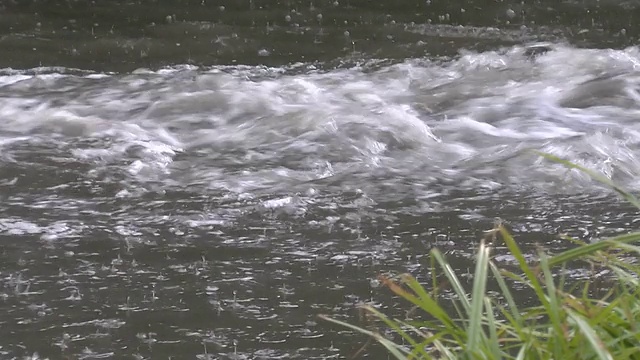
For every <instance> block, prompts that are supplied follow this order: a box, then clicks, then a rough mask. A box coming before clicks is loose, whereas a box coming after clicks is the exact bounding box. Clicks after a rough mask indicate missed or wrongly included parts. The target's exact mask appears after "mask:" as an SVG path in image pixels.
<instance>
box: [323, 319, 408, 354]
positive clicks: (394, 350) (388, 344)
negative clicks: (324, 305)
mask: <svg viewBox="0 0 640 360" xmlns="http://www.w3.org/2000/svg"><path fill="white" fill-rule="evenodd" d="M318 317H319V318H320V319H322V320H325V321H328V322H332V323H334V324H337V325H340V326H344V327H346V328H349V329H351V330H354V331H357V332H359V333H361V334H364V335H367V336H370V337H372V338H373V339H375V340H376V341H377V342H379V343H380V344H382V346H384V347H385V348H386V349H387V350H388V351H389V352H390V353H391V354H392V355H393V356H394V357H395V358H396V359H398V360H406V359H407V357H406V356H405V354H403V353H402V350H401V348H400V345H398V344H396V343H394V342H392V341H391V340H389V339H386V338H385V337H383V336H382V335H380V334H378V333H375V332H373V331H370V330H367V329H363V328H361V327H359V326H355V325H352V324H349V323H347V322H344V321H340V320H336V319H332V318H330V317H328V316H325V315H318Z"/></svg>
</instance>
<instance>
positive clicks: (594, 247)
mask: <svg viewBox="0 0 640 360" xmlns="http://www.w3.org/2000/svg"><path fill="white" fill-rule="evenodd" d="M636 241H640V232H634V233H630V234H624V235H619V236H616V237H613V238H610V239H607V240H601V241H598V242H594V243H591V244H588V245H584V246H579V247H576V248H573V249H570V250H567V251H564V252H561V253H560V254H556V255H554V256H553V257H551V258H550V259H549V266H550V267H554V266H557V265H560V264H564V263H567V262H569V261H572V260H580V259H582V258H584V257H585V256H587V255H592V254H594V253H595V252H597V251H603V250H606V249H609V248H615V247H616V246H618V245H619V243H623V244H627V243H632V242H636Z"/></svg>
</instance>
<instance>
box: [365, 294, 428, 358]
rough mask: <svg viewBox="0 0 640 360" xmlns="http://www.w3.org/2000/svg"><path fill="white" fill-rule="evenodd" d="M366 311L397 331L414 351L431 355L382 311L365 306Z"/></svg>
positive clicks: (399, 324)
mask: <svg viewBox="0 0 640 360" xmlns="http://www.w3.org/2000/svg"><path fill="white" fill-rule="evenodd" d="M363 308H364V309H365V310H366V311H369V312H370V313H372V314H374V315H375V316H377V317H378V319H380V320H382V321H383V322H384V323H385V324H386V325H387V326H388V327H389V328H391V329H393V331H395V332H396V333H397V334H398V335H400V336H402V338H403V339H404V340H405V341H406V342H408V343H409V344H411V348H412V349H414V350H418V352H419V353H420V354H422V355H423V356H426V357H428V356H429V355H428V354H427V353H426V352H425V351H424V347H419V346H418V343H417V342H416V341H415V340H414V339H413V337H411V335H409V334H407V332H406V331H404V330H403V329H402V326H401V325H402V324H401V323H400V322H398V321H394V320H392V319H390V318H388V317H387V316H386V315H385V314H383V313H381V312H380V311H378V310H377V309H376V308H374V307H372V306H368V305H366V306H364V307H363Z"/></svg>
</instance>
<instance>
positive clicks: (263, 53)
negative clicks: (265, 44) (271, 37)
mask: <svg viewBox="0 0 640 360" xmlns="http://www.w3.org/2000/svg"><path fill="white" fill-rule="evenodd" d="M269 55H271V52H270V51H269V50H267V49H260V50H258V56H269Z"/></svg>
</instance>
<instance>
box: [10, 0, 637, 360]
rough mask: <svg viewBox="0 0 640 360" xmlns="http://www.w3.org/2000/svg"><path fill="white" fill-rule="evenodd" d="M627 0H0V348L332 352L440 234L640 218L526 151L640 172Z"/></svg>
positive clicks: (633, 179)
mask: <svg viewBox="0 0 640 360" xmlns="http://www.w3.org/2000/svg"><path fill="white" fill-rule="evenodd" d="M639 9H640V2H638V1H626V2H620V1H612V0H608V1H605V0H601V1H595V0H594V1H565V2H562V3H558V2H556V1H536V2H529V1H527V2H520V1H517V2H516V1H502V2H495V1H451V0H448V1H443V0H442V1H441V0H422V1H409V0H407V1H402V2H400V1H380V2H375V1H364V0H336V1H298V0H288V1H278V2H274V1H259V0H242V1H238V0H234V1H212V0H198V1H177V0H176V1H137V2H134V1H110V2H98V1H96V2H90V1H80V0H79V1H47V2H43V1H2V2H0V54H1V55H0V120H1V121H0V199H1V200H2V201H1V202H0V358H2V359H23V358H29V359H35V358H50V359H125V358H135V359H194V358H198V359H327V358H348V357H349V356H350V355H352V354H354V353H355V352H356V350H357V349H358V348H359V347H360V346H362V344H364V342H365V341H366V339H364V338H362V337H361V336H359V335H356V334H353V333H351V332H349V331H345V329H340V328H337V327H335V326H333V325H331V324H327V323H324V322H322V321H320V320H318V319H317V317H316V315H317V314H329V315H331V316H334V317H336V318H339V319H345V320H348V321H350V322H354V323H359V321H360V320H359V319H358V315H357V310H356V306H357V305H358V304H360V303H363V302H370V303H372V304H375V305H376V306H378V307H379V308H380V309H382V310H383V311H385V312H390V313H394V312H395V313H399V314H401V311H402V307H401V306H400V304H398V303H397V302H394V301H392V299H391V296H390V294H389V292H388V291H386V290H385V289H382V288H380V287H379V286H378V284H377V283H376V281H375V279H376V276H377V275H378V274H381V273H400V272H409V273H411V274H413V275H414V276H416V277H418V279H420V280H423V281H426V280H428V279H429V267H428V265H429V264H428V261H427V258H426V254H427V253H428V251H429V249H430V248H431V247H433V246H437V247H438V248H440V249H441V250H442V251H443V252H445V253H446V254H447V257H448V258H449V259H450V260H451V262H452V264H453V266H454V267H455V268H456V270H458V271H460V272H461V273H462V274H464V273H466V272H467V271H468V270H469V269H472V268H473V259H472V256H473V252H474V248H475V246H476V244H477V243H478V240H479V239H480V237H481V236H482V234H483V232H484V231H485V230H488V229H490V228H491V227H492V226H493V224H494V222H495V221H496V219H498V218H499V219H501V220H502V221H504V222H505V223H506V224H507V226H508V227H509V228H510V229H511V230H512V231H513V232H514V234H515V236H516V238H517V240H518V241H519V243H520V244H521V246H522V247H523V249H524V250H525V251H526V252H527V254H529V255H531V256H533V255H534V253H535V251H536V249H537V248H538V247H539V246H543V247H544V248H546V249H547V250H548V251H551V252H557V251H560V250H562V249H566V248H567V247H568V246H569V245H568V244H567V243H566V242H565V241H563V240H560V237H559V234H561V233H567V234H570V235H572V236H575V237H578V238H580V239H583V240H585V241H593V240H595V239H598V238H599V237H602V236H607V235H614V234H620V233H623V232H625V231H628V230H631V229H634V228H636V227H637V225H636V221H637V216H636V215H637V212H636V211H635V210H633V209H632V208H630V207H629V206H628V205H626V204H624V203H623V202H621V201H620V200H618V199H617V198H616V196H615V194H613V193H612V192H610V191H608V190H607V189H605V188H603V187H601V186H599V185H598V184H596V183H594V182H593V181H591V180H590V179H589V178H588V177H586V176H585V175H584V174H581V173H578V172H576V171H568V170H567V169H566V168H564V167H562V166H560V165H557V164H552V163H549V162H546V161H543V160H542V159H540V158H539V157H538V156H536V155H535V154H533V153H532V152H531V151H530V150H540V151H544V152H548V153H552V154H555V155H557V156H560V157H562V158H565V159H567V160H571V161H573V162H576V163H578V164H581V165H584V166H586V167H589V168H591V169H594V170H596V171H599V172H601V173H602V174H604V175H606V176H607V177H609V178H611V179H613V180H614V181H616V182H618V183H619V184H621V185H623V186H625V187H626V188H628V189H630V190H633V191H636V190H639V189H640V182H639V181H638V174H639V173H640V155H639V153H638V149H639V146H640V122H638V119H639V118H640V72H638V70H637V69H638V66H640V51H639V49H638V47H637V46H635V44H636V43H637V39H638V35H639V33H640V31H639V30H638V25H637V22H635V21H633V20H632V19H637V16H638V15H640V10H639ZM494 254H495V256H496V257H495V260H496V261H497V262H499V263H501V264H503V265H505V266H509V264H510V262H511V261H512V259H511V258H510V257H509V256H507V255H505V254H506V252H505V249H503V248H500V247H498V248H496V249H495V251H494ZM573 276H574V278H580V277H584V276H591V275H590V273H588V271H587V270H580V269H576V270H575V272H574V274H573ZM466 279H467V280H470V279H468V277H466ZM519 301H521V302H522V303H526V302H527V301H528V296H527V295H526V294H524V293H523V295H522V296H521V298H520V299H519ZM371 349H373V351H371V352H370V353H369V354H368V355H366V358H380V359H386V358H387V355H386V354H385V353H384V351H383V350H382V349H378V348H375V347H372V348H371Z"/></svg>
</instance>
